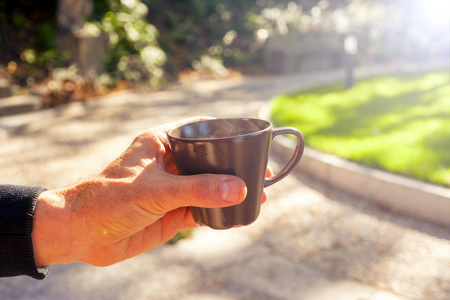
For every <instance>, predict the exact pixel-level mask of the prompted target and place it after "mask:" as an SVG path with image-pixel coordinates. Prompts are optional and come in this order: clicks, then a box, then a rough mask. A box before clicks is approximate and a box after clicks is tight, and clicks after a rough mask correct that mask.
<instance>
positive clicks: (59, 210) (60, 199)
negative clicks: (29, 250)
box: [31, 190, 72, 267]
mask: <svg viewBox="0 0 450 300" xmlns="http://www.w3.org/2000/svg"><path fill="white" fill-rule="evenodd" d="M70 228H71V222H70V208H69V207H68V206H67V205H66V197H65V193H64V191H63V190H59V191H45V192H43V193H41V195H40V196H39V198H38V200H37V203H36V209H35V212H34V220H33V231H32V233H31V238H32V242H33V251H34V259H35V263H36V266H37V267H42V266H48V265H52V264H59V263H67V262H70V261H71V257H70V252H71V251H70V249H71V244H72V243H71V239H70V236H71V235H70V231H71V230H70Z"/></svg>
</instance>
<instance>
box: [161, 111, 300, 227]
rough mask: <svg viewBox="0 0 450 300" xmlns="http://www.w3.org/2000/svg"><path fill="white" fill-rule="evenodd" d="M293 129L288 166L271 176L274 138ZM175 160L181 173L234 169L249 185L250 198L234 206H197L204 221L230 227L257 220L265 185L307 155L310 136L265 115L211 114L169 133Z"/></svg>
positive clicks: (197, 218)
mask: <svg viewBox="0 0 450 300" xmlns="http://www.w3.org/2000/svg"><path fill="white" fill-rule="evenodd" d="M280 134H291V135H293V136H294V137H295V138H296V141H297V144H296V147H295V150H294V154H293V155H292V157H291V159H290V160H289V162H288V163H287V165H286V166H285V167H284V168H283V169H282V170H281V171H279V172H278V173H277V174H275V175H274V176H272V177H271V178H265V174H266V168H267V163H268V159H269V152H270V145H271V142H272V139H273V138H274V137H275V136H277V135H280ZM168 137H169V142H170V146H171V150H172V154H173V156H174V160H175V164H176V166H177V169H178V173H179V174H180V175H194V174H204V173H210V174H230V175H235V176H238V177H240V178H242V179H243V180H244V182H245V184H246V185H247V197H246V198H245V200H244V201H243V202H242V203H240V204H238V205H234V206H231V207H225V208H201V207H192V208H191V211H192V215H193V217H194V220H195V222H196V223H197V224H199V225H207V226H209V227H211V228H213V229H228V228H231V227H234V226H237V225H248V224H250V223H252V222H254V221H255V220H256V219H257V217H258V215H259V212H260V206H261V199H262V193H263V189H264V188H265V187H268V186H270V185H272V184H274V183H275V182H277V181H279V180H281V179H282V178H284V177H285V176H286V175H288V174H289V173H290V172H291V171H292V170H293V169H294V168H295V166H296V165H297V164H298V162H299V161H300V158H301V157H302V155H303V149H304V140H303V136H302V135H301V133H300V132H299V131H298V130H297V129H294V128H290V127H282V128H277V129H274V128H273V125H272V124H271V123H270V122H268V121H265V120H261V119H250V118H234V119H211V120H204V121H198V122H194V123H190V124H186V125H182V126H179V127H176V128H173V129H171V130H170V131H169V132H168Z"/></svg>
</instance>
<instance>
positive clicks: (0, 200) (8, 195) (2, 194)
mask: <svg viewBox="0 0 450 300" xmlns="http://www.w3.org/2000/svg"><path fill="white" fill-rule="evenodd" d="M45 190H46V189H45V188H44V187H29V186H14V185H0V277H9V276H19V275H28V276H31V277H33V278H36V279H44V278H45V277H46V276H47V274H48V272H49V269H50V267H49V266H47V267H42V268H37V267H36V263H35V261H34V252H33V242H32V240H31V232H32V230H33V217H34V210H35V208H36V202H37V199H38V197H39V195H40V194H41V193H42V192H43V191H45Z"/></svg>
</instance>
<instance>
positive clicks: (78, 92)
mask: <svg viewBox="0 0 450 300" xmlns="http://www.w3.org/2000/svg"><path fill="white" fill-rule="evenodd" d="M449 13H450V2H449V1H448V0H409V1H408V0H333V1H331V0H330V1H327V0H320V1H318V0H298V1H284V0H278V1H275V0H256V1H249V0H240V1H233V0H223V1H218V0H209V1H201V0H184V1H182V0H165V1H162V0H159V1H156V0H98V1H94V0H78V1H77V0H59V1H56V0H53V1H32V0H15V1H10V0H0V141H1V142H0V144H1V147H0V183H2V184H3V183H11V184H24V185H43V186H46V187H48V188H49V189H52V188H58V187H62V186H67V185H69V184H72V183H73V182H76V181H77V180H79V178H86V177H85V176H86V175H87V174H95V173H97V172H98V171H99V170H101V169H102V168H104V167H105V166H106V165H107V164H108V163H109V162H110V161H111V160H113V159H114V158H115V157H117V156H118V155H119V154H120V153H121V152H122V151H123V150H124V149H125V148H126V147H127V146H128V145H129V144H130V143H131V141H132V140H133V138H134V137H135V136H136V134H137V133H138V132H141V131H143V130H145V129H148V128H149V127H152V126H156V125H159V124H163V123H167V122H171V121H174V120H178V119H182V118H185V117H189V116H193V115H211V116H215V117H248V116H256V115H258V113H261V111H262V110H261V108H262V107H263V108H266V109H267V108H268V109H267V110H268V111H269V112H268V113H267V115H266V116H265V117H267V118H270V119H271V120H272V121H273V122H274V123H275V126H284V125H287V126H296V127H298V128H299V130H300V131H301V132H303V134H304V135H305V139H306V142H307V145H308V146H309V148H310V149H311V148H314V149H318V150H320V151H322V152H326V153H333V154H335V155H337V156H340V157H343V158H345V159H348V160H353V161H357V162H358V163H360V164H364V165H366V166H369V167H370V169H369V170H368V171H367V172H368V173H370V174H378V173H377V171H375V170H374V169H382V170H388V171H389V172H393V173H397V174H402V175H404V176H408V177H412V178H415V181H413V183H411V182H409V181H408V182H409V184H407V185H406V186H407V188H408V189H409V190H411V191H412V192H411V193H413V194H414V193H415V192H417V193H416V195H415V197H411V198H414V199H415V200H414V199H412V201H411V198H408V197H406V196H405V195H404V194H402V193H401V192H397V194H395V193H391V191H390V190H389V189H387V188H376V187H374V185H373V184H372V183H373V182H370V181H368V182H366V183H363V184H361V182H359V184H356V183H355V181H358V180H359V177H358V178H357V180H355V181H352V180H349V179H348V178H347V176H342V175H336V174H334V175H333V173H332V172H331V169H330V168H329V167H327V165H324V166H322V167H319V166H318V165H313V169H315V170H316V171H318V173H320V174H322V175H323V176H322V175H321V176H322V177H321V176H316V178H314V175H312V174H310V173H308V172H305V171H304V168H303V166H302V163H303V162H304V159H302V162H301V163H300V165H299V168H298V169H299V172H296V173H295V174H292V175H291V176H288V177H287V178H286V179H284V180H283V181H281V182H280V183H279V184H277V185H275V186H274V187H271V188H270V189H269V191H268V192H269V199H270V200H269V201H267V203H266V204H265V205H264V206H263V208H262V211H261V216H260V217H259V218H258V220H257V221H256V222H255V223H254V224H252V225H251V226H247V227H243V228H239V229H233V230H229V231H226V232H224V231H213V230H209V229H208V228H197V229H196V230H193V231H188V232H181V233H179V234H178V235H177V236H176V237H175V239H174V240H172V242H173V244H167V243H166V244H164V245H161V246H160V247H157V248H156V249H153V250H152V251H149V252H148V253H144V254H142V255H140V256H138V257H135V258H133V259H130V260H127V261H125V262H122V263H120V264H117V265H114V266H110V267H106V268H96V267H92V266H89V265H85V264H77V263H74V264H68V265H58V266H53V268H52V273H51V274H50V276H49V277H48V278H47V279H46V280H44V281H42V282H41V281H36V280H34V279H31V278H27V277H16V278H3V279H1V280H0V298H1V299H64V300H69V299H158V300H160V299H196V300H198V299H208V300H211V299H212V300H215V299H223V300H237V299H239V300H241V299H270V300H273V299H275V300H277V299H293V300H294V299H295V300H298V299H306V300H310V299H313V300H321V299H326V300H328V299H334V300H340V299H342V300H347V299H359V300H411V299H412V300H424V299H425V300H428V299H430V300H431V299H432V300H448V299H449V294H450V242H449V241H450V230H449V227H448V224H449V219H448V215H449V213H447V212H448V211H449V210H448V209H449V203H450V197H449V195H450V193H449V189H448V187H450V151H449V149H450V74H449V44H450V27H449V26H450V25H449V19H450V17H449ZM94 99H95V101H90V100H94ZM271 100H273V101H271ZM68 103H70V104H69V105H64V104H68ZM268 104H270V105H271V106H270V107H268V106H269V105H268ZM33 110H38V111H37V112H33V113H29V114H28V113H26V112H29V111H33ZM269 114H270V115H269ZM274 144H275V143H274ZM279 156H280V157H278V156H273V157H272V158H271V159H272V161H271V163H270V164H271V166H273V167H274V169H275V170H276V169H280V168H281V166H282V165H283V162H282V160H283V159H282V157H281V155H279ZM287 158H288V157H287ZM278 167H280V168H278ZM305 169H306V168H305ZM380 177H381V178H382V179H383V180H385V182H389V181H392V182H394V183H395V182H396V180H393V179H392V177H391V176H386V173H382V175H380ZM317 178H318V179H317ZM324 178H325V179H333V178H335V179H336V178H337V179H338V180H341V181H342V182H345V183H346V184H347V186H351V187H353V190H358V191H359V193H356V196H355V194H351V193H350V192H345V191H342V190H341V189H339V188H336V187H335V186H333V185H332V184H330V182H327V181H326V180H323V181H322V179H324ZM391 179H392V180H391ZM402 180H403V179H402ZM424 182H427V183H430V182H431V183H432V185H424ZM424 186H425V188H424ZM430 186H431V187H430ZM421 189H422V190H421ZM423 190H426V191H430V193H431V192H434V191H436V190H438V191H439V192H441V193H440V194H439V195H440V196H442V197H440V198H439V199H440V200H442V201H432V197H431V196H430V197H428V196H420V195H423V194H421V193H419V192H423ZM380 192H381V193H383V192H385V193H387V194H391V196H392V195H393V196H392V197H391V198H389V199H394V201H390V200H386V199H384V202H383V201H382V202H377V201H364V200H369V199H371V197H372V196H373V195H377V194H378V195H379V194H380ZM411 193H409V194H408V195H411ZM417 195H419V196H417ZM428 195H430V194H428ZM390 202H394V203H396V205H397V207H396V208H393V207H392V206H391V203H390ZM398 203H400V204H398ZM402 206H404V207H402ZM405 207H407V208H408V210H405V209H404V208H405ZM405 211H407V213H405ZM423 212H426V213H428V215H427V216H428V218H427V219H426V220H425V219H424V218H423V216H424V214H423ZM429 212H432V213H429ZM186 237H190V238H186Z"/></svg>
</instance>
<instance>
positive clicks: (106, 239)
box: [32, 118, 272, 267]
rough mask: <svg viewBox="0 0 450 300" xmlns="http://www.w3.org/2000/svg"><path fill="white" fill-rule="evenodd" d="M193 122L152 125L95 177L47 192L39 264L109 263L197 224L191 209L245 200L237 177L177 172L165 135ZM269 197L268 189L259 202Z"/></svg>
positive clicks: (40, 217)
mask: <svg viewBox="0 0 450 300" xmlns="http://www.w3.org/2000/svg"><path fill="white" fill-rule="evenodd" d="M196 120H199V118H193V119H187V120H183V121H180V122H178V123H173V124H167V125H163V126H159V127H155V128H153V129H150V130H148V131H146V132H144V133H142V134H140V135H139V136H138V137H136V139H135V140H134V141H133V143H132V144H131V145H130V147H129V148H128V149H127V150H126V151H125V152H124V153H123V154H122V155H120V156H119V157H118V158H117V159H116V160H115V161H113V162H112V163H111V164H110V165H109V166H108V167H106V169H105V170H103V171H102V172H101V173H100V174H98V175H97V176H95V177H93V178H91V179H89V180H85V181H82V182H80V183H78V184H75V185H74V186H71V187H68V188H64V189H60V190H54V191H47V192H44V193H42V194H41V195H40V197H39V199H38V202H37V205H36V210H35V216H34V224H33V232H32V240H33V249H34V255H35V261H36V265H37V266H38V267H39V266H45V265H50V264H57V263H67V262H84V263H88V264H91V265H94V266H107V265H111V264H114V263H116V262H119V261H122V260H125V259H127V258H130V257H133V256H136V255H138V254H140V253H143V252H145V251H148V250H150V249H152V248H154V247H155V246H157V245H159V244H161V243H164V242H166V241H167V240H169V239H170V238H171V237H172V236H173V235H175V234H176V233H177V232H178V231H180V230H184V229H188V228H193V227H196V226H197V225H196V224H195V222H194V221H193V219H192V215H191V212H190V209H189V206H199V207H208V208H215V207H226V206H231V205H236V204H238V203H240V202H241V201H243V200H244V199H245V196H246V192H247V190H246V187H245V183H244V182H243V181H242V180H241V179H240V178H238V177H235V176H231V175H212V174H202V175H192V176H180V175H177V171H176V167H175V164H174V161H173V157H172V155H171V152H170V148H169V143H168V140H167V135H166V133H167V131H168V130H169V129H170V128H172V127H174V126H177V125H181V124H184V123H189V122H192V121H196ZM271 175H272V172H271V170H270V169H268V171H267V176H271ZM266 198H267V195H266V193H264V196H263V199H262V201H263V202H264V201H265V199H266Z"/></svg>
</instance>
